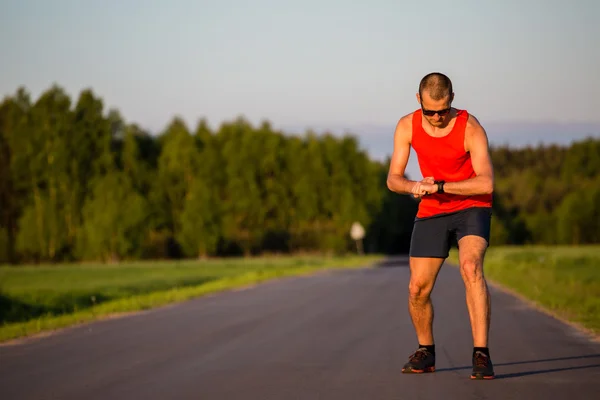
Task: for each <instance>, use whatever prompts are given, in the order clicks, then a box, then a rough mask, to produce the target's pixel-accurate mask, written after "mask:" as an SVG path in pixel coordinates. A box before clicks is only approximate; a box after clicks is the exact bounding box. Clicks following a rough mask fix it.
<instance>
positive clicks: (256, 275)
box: [0, 256, 381, 342]
mask: <svg viewBox="0 0 600 400" xmlns="http://www.w3.org/2000/svg"><path fill="white" fill-rule="evenodd" d="M379 259H381V256H364V257H358V256H348V257H312V256H306V257H300V256H298V257H265V258H252V259H223V260H208V261H181V262H176V261H173V262H137V263H123V264H118V265H104V264H97V265H92V264H90V265H52V266H17V267H0V342H3V341H7V340H10V339H15V338H19V337H22V336H29V335H32V334H37V333H40V332H44V331H49V330H54V329H57V328H63V327H68V326H71V325H75V324H79V323H83V322H89V321H92V320H96V319H100V318H103V317H107V316H109V315H111V314H115V313H125V312H134V311H140V310H146V309H149V308H153V307H157V306H161V305H165V304H169V303H174V302H179V301H184V300H188V299H191V298H194V297H199V296H202V295H206V294H209V293H214V292H218V291H222V290H227V289H234V288H239V287H243V286H247V285H251V284H255V283H259V282H263V281H266V280H270V279H274V278H278V277H284V276H297V275H303V274H309V273H313V272H316V271H322V270H327V269H334V268H355V267H362V266H366V265H370V264H372V263H373V262H375V261H377V260H379Z"/></svg>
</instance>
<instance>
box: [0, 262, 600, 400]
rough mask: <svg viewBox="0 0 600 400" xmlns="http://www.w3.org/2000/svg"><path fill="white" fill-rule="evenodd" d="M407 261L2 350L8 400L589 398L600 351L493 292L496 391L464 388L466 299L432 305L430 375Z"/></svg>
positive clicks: (452, 296) (450, 284)
mask: <svg viewBox="0 0 600 400" xmlns="http://www.w3.org/2000/svg"><path fill="white" fill-rule="evenodd" d="M408 278H409V269H408V266H407V262H406V259H396V261H394V262H393V263H390V264H388V265H386V266H383V267H379V268H374V269H360V270H350V271H334V272H328V273H322V274H317V275H313V276H309V277H300V278H287V279H282V280H279V281H273V282H268V283H265V284H261V285H259V286H256V287H253V288H248V289H245V290H239V291H233V292H224V293H219V294H215V295H212V296H209V297H204V298H199V299H196V300H193V301H189V302H186V303H183V304H179V305H174V306H169V307H164V308H161V309H156V310H151V311H148V312H144V313H140V314H136V315H132V316H128V317H124V318H119V319H113V320H106V321H102V322H98V323H93V324H89V325H84V326H80V327H77V328H72V329H68V330H65V331H62V332H58V333H56V334H54V335H51V336H48V337H43V338H39V339H35V340H28V341H24V342H23V343H20V344H13V345H3V346H0V398H1V399H3V400H8V399H20V400H23V399H78V400H80V399H86V400H93V399H102V400H106V399H145V400H148V399H196V400H198V399H201V400H209V399H219V400H221V399H223V400H235V399H244V400H254V399H256V400H268V399H274V400H292V399H308V400H316V399H328V400H329V399H330V400H338V399H339V400H350V399H361V400H371V399H373V400H384V399H415V400H416V399H445V400H452V399H461V400H467V399H502V400H508V399H527V400H536V399H544V400H548V399H569V400H571V399H594V398H600V344H598V343H597V342H595V341H592V340H591V339H590V338H589V337H586V336H585V335H583V334H581V333H579V332H578V331H577V330H575V329H574V328H572V327H570V326H568V325H566V324H563V323H561V322H560V321H558V320H556V319H554V318H552V317H550V316H547V315H546V314H543V313H540V312H538V311H536V310H534V309H533V308H531V307H529V306H528V305H526V304H525V303H523V302H521V301H519V300H517V299H516V298H514V297H512V296H510V295H508V294H506V293H504V292H502V291H500V290H498V289H495V288H494V287H491V288H490V289H491V293H492V301H493V313H492V332H491V338H490V350H491V356H492V360H493V361H494V363H495V365H496V374H497V378H496V379H495V380H492V381H471V380H470V379H469V374H470V371H471V351H472V341H471V333H470V327H469V320H468V314H467V309H466V305H465V301H464V287H463V284H462V281H461V278H460V275H459V273H458V271H457V269H456V268H454V267H452V266H448V265H446V266H444V267H443V268H442V271H441V272H440V275H439V278H438V283H437V284H436V287H435V289H434V292H433V302H434V307H435V322H434V333H435V338H436V353H437V362H436V368H437V370H436V372H435V373H432V374H424V375H403V374H401V373H400V369H401V367H402V365H403V364H404V363H405V362H406V360H407V357H408V355H409V354H410V353H411V352H412V351H413V350H415V348H416V345H417V343H416V338H415V336H414V331H413V328H412V325H411V323H410V318H409V315H408V311H407V306H406V297H407V286H408Z"/></svg>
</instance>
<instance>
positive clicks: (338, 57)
mask: <svg viewBox="0 0 600 400" xmlns="http://www.w3.org/2000/svg"><path fill="white" fill-rule="evenodd" d="M484 3H485V4H484ZM598 15H600V2H599V1H597V0H573V1H570V2H568V1H564V0H563V1H556V0H519V1H515V0H503V1H476V0H456V1H438V0H429V1H426V2H420V1H410V2H408V1H400V0H389V1H388V0H370V1H361V2H356V3H355V4H354V5H352V4H351V2H350V1H349V0H339V1H337V0H336V1H334V0H302V1H281V0H278V1H277V0H254V1H248V0H219V1H218V0H214V1H191V0H171V1H158V0H145V1H144V0H120V1H117V0H105V1H90V0H79V1H77V0H20V1H17V0H0V34H1V36H0V37H1V38H2V40H1V41H0V55H1V56H2V72H1V74H0V93H1V94H2V95H8V94H12V93H14V92H15V90H16V89H17V87H18V86H20V85H24V86H26V87H27V89H28V90H29V91H30V92H31V94H32V96H33V97H34V99H35V98H37V96H39V94H40V93H41V92H42V91H44V90H46V89H48V88H49V87H50V86H51V85H52V84H53V83H57V84H59V85H61V86H62V87H64V88H65V89H66V90H67V91H68V92H69V93H70V94H71V95H72V97H73V98H75V97H76V96H77V95H78V94H79V91H80V90H81V89H83V88H86V87H91V88H93V90H94V91H95V92H96V93H97V95H99V96H100V97H102V98H103V99H104V101H105V104H106V106H107V107H115V108H118V109H119V110H120V111H121V113H122V114H123V116H124V117H125V118H126V119H127V121H129V122H137V123H139V124H140V125H142V126H144V127H146V128H148V129H151V130H153V131H159V130H160V129H162V128H163V127H164V126H165V125H166V124H167V123H168V121H169V120H170V119H171V118H172V117H173V116H174V115H175V114H178V115H181V116H182V117H183V118H184V119H185V120H186V121H187V122H188V123H189V124H190V126H191V127H193V126H194V125H195V123H196V121H197V119H198V118H200V117H206V118H207V119H208V121H209V122H210V123H211V125H212V126H213V127H216V126H218V124H219V123H221V122H222V121H223V120H229V119H233V118H235V117H236V116H238V115H244V116H246V117H247V118H248V119H249V120H250V121H251V122H253V123H258V122H259V121H261V120H262V119H268V120H270V121H271V122H272V123H273V125H274V126H275V127H281V128H284V129H295V130H296V131H301V130H303V129H305V128H308V127H313V128H316V129H321V128H322V129H332V130H336V129H337V130H338V131H340V132H341V131H342V130H348V131H353V132H358V133H359V134H360V135H361V140H362V142H363V144H364V145H365V147H367V148H372V149H375V148H376V147H377V146H379V147H378V149H379V150H374V152H377V151H379V152H381V151H387V150H384V149H387V148H388V147H389V146H390V144H391V142H390V135H391V134H392V133H393V132H390V131H389V130H390V129H393V126H394V125H395V123H396V121H397V120H398V118H399V117H401V116H402V115H404V114H406V113H408V112H410V111H412V110H414V109H415V108H416V107H417V103H416V99H415V92H416V89H417V85H418V82H419V80H420V79H421V77H422V76H423V75H425V74H426V73H428V72H431V71H441V72H444V73H447V74H448V75H449V76H450V78H451V79H452V80H453V83H454V88H455V93H456V100H455V103H454V105H455V106H456V107H460V108H466V109H468V110H469V111H470V112H471V113H473V114H475V115H476V116H477V117H478V118H479V119H480V120H481V121H482V122H483V123H484V124H489V125H490V126H492V127H493V126H496V125H494V124H503V123H517V126H519V125H518V124H520V123H523V122H533V123H544V124H558V123H565V122H578V123H582V124H584V126H585V127H584V128H581V129H584V130H587V131H589V130H594V129H596V128H598V127H600V112H599V111H600V90H599V89H600V74H599V72H598V71H600V50H599V48H600V47H599V46H600V44H599V40H600V23H598V21H597V18H598ZM484 126H485V125H484ZM511 126H515V125H511ZM522 126H525V125H522ZM597 131H600V128H599V129H597ZM594 132H596V131H594ZM488 133H489V134H490V135H493V134H494V132H488ZM497 134H498V135H502V134H501V133H500V131H498V133H497ZM555 134H556V132H555ZM561 134H563V135H567V136H568V135H569V134H570V133H569V132H563V133H561ZM503 137H504V140H508V141H511V140H512V139H510V137H509V136H503ZM507 138H508V139H507ZM521 139H522V138H521ZM378 140H379V142H377V141H378ZM376 143H379V144H376ZM382 146H383V147H382Z"/></svg>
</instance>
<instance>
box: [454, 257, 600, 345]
mask: <svg viewBox="0 0 600 400" xmlns="http://www.w3.org/2000/svg"><path fill="white" fill-rule="evenodd" d="M449 261H451V262H453V263H455V264H458V252H457V251H456V249H454V250H453V251H452V252H451V255H450V259H449ZM484 271H485V275H486V277H487V279H488V280H491V281H494V282H496V283H499V284H500V285H501V286H504V287H506V288H509V289H511V290H513V291H514V292H516V293H518V294H520V295H522V296H523V297H525V298H527V299H529V300H531V301H533V302H534V303H535V304H537V305H539V306H541V307H542V308H544V309H546V310H548V311H550V312H551V313H552V314H554V315H556V316H557V317H559V318H562V319H564V320H567V321H570V322H573V323H576V324H577V325H579V326H581V327H583V328H586V329H588V330H589V331H591V332H592V333H594V334H596V335H600V246H580V247H563V246H531V247H508V246H507V247H490V248H489V249H488V253H487V255H486V258H485V264H484Z"/></svg>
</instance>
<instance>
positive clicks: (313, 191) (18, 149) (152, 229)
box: [0, 85, 600, 263]
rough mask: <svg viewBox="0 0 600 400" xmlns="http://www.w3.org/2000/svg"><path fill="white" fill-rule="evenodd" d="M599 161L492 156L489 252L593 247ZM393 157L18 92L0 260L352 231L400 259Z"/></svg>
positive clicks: (408, 220) (271, 245) (591, 157)
mask: <svg viewBox="0 0 600 400" xmlns="http://www.w3.org/2000/svg"><path fill="white" fill-rule="evenodd" d="M390 135H393V132H391V133H390ZM391 143H392V141H391V137H390V145H391ZM599 151H600V142H599V141H598V140H592V139H590V140H588V141H584V142H580V143H576V144H574V145H572V146H571V147H569V148H564V147H557V146H551V147H540V148H538V149H531V148H529V149H524V150H515V149H509V148H497V149H492V156H493V161H494V165H495V168H496V175H497V189H496V194H495V197H496V201H495V206H494V207H495V209H496V218H495V223H494V224H493V226H492V229H493V238H494V243H497V244H502V243H510V244H523V243H573V244H578V243H589V242H599V241H600V232H599V229H598V222H597V221H598V204H600V201H599V196H600V194H599V193H600V192H598V187H599V185H598V183H599V180H598V171H599V170H600V166H599V165H598V163H599V162H600V157H599V155H600V154H599ZM388 162H389V160H387V161H385V162H379V161H374V160H371V159H370V158H369V155H368V154H367V153H366V152H365V151H364V150H362V149H360V147H359V144H358V140H357V138H356V137H354V136H352V135H345V136H343V137H337V136H334V135H332V134H329V133H325V134H322V135H317V134H315V133H314V132H311V131H307V132H305V133H304V134H303V135H289V134H286V133H285V132H281V131H278V130H275V129H273V127H272V126H271V124H270V123H269V122H268V121H263V122H262V123H261V124H259V125H258V126H253V125H252V124H250V123H249V122H248V121H247V120H246V119H244V118H243V117H238V118H236V119H233V120H231V121H226V122H223V123H222V124H221V125H220V126H219V127H218V128H217V129H215V130H213V129H211V128H210V126H209V125H208V122H207V120H206V119H199V120H198V122H197V124H196V125H195V126H192V127H190V126H188V125H187V124H186V123H185V122H184V121H183V119H182V118H180V117H177V116H176V117H174V118H173V119H172V120H171V121H170V123H169V124H168V125H167V126H166V127H165V129H164V130H163V131H162V132H159V133H158V134H156V135H152V134H150V133H149V132H147V131H145V130H143V129H142V128H140V126H139V125H137V124H136V123H131V122H127V121H126V120H125V119H124V118H123V117H122V116H121V115H120V113H119V111H118V110H115V109H110V110H105V107H104V103H103V101H102V99H101V98H100V97H98V96H97V95H96V94H94V93H93V91H92V90H90V89H87V90H83V91H81V93H80V94H79V96H78V98H77V99H76V100H75V101H73V100H72V99H71V98H70V97H69V95H68V94H67V93H66V92H65V91H64V90H63V89H62V88H61V87H60V86H57V85H54V86H52V87H51V88H49V89H48V90H46V91H45V92H44V93H42V94H41V95H40V96H39V98H38V99H37V100H35V101H32V99H31V96H30V94H29V93H28V92H27V91H26V90H25V89H24V88H19V89H18V90H17V91H16V93H15V94H14V95H11V96H7V97H5V98H4V100H3V101H2V103H1V104H0V263H7V262H9V263H30V262H65V261H118V260H136V259H159V258H161V259H164V258H183V257H186V258H196V257H198V258H203V257H214V256H229V255H253V254H262V253H346V252H350V251H353V250H354V249H355V245H354V243H353V241H352V239H351V238H350V237H349V230H350V227H351V225H352V223H353V222H354V221H359V222H360V223H361V224H362V225H363V226H365V228H366V231H367V235H366V237H365V239H364V248H365V251H367V252H378V253H402V252H406V251H407V250H408V245H409V240H410V235H411V233H412V222H413V220H414V217H415V214H416V210H417V206H418V203H417V201H416V200H414V199H412V198H411V197H410V196H402V195H398V194H395V193H392V192H390V191H389V190H388V189H387V187H386V183H385V181H386V175H387V168H388ZM594 218H595V220H594Z"/></svg>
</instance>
